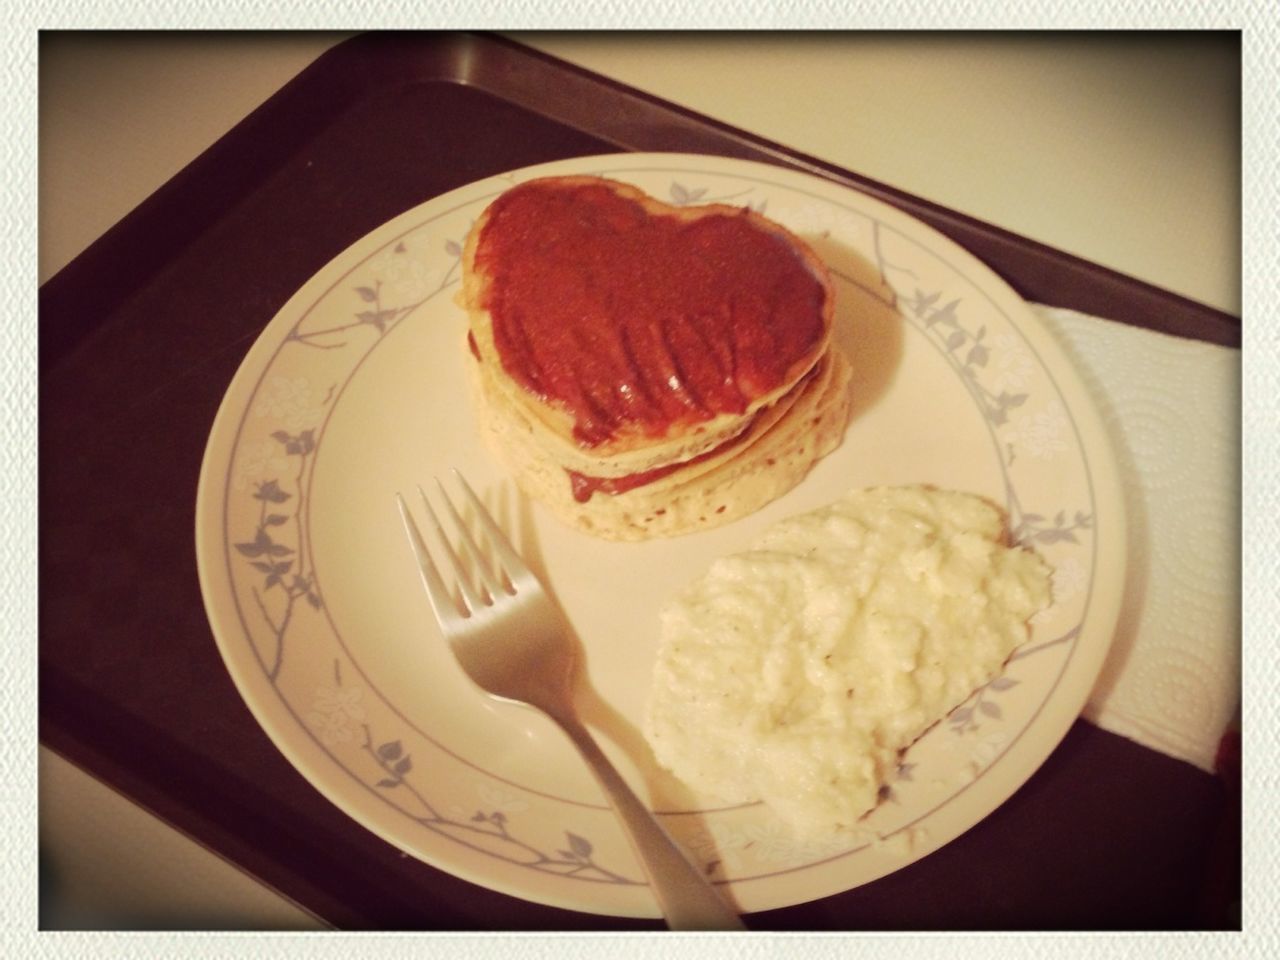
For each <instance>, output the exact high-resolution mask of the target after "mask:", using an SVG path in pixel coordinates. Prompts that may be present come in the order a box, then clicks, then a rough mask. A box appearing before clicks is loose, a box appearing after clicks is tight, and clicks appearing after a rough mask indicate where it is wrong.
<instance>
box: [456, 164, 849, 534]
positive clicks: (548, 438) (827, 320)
mask: <svg viewBox="0 0 1280 960" xmlns="http://www.w3.org/2000/svg"><path fill="white" fill-rule="evenodd" d="M460 299H461V303H462V305H463V306H464V307H465V308H466V309H467V311H468V314H469V317H470V321H471V323H470V331H469V335H468V341H469V345H470V349H471V353H472V355H473V357H474V360H475V361H476V363H475V368H476V369H475V370H474V371H473V372H474V373H475V374H476V377H475V380H476V385H477V398H478V401H479V403H480V405H481V408H482V410H481V412H482V417H481V420H482V423H485V424H487V425H488V427H489V429H488V430H487V434H488V436H489V437H490V439H491V440H492V439H494V438H495V437H496V436H498V435H501V436H503V437H504V438H505V440H504V441H503V443H504V445H505V448H506V449H505V451H504V452H503V453H502V456H503V459H504V460H506V461H508V462H511V461H512V460H513V459H514V460H516V461H517V462H518V463H519V465H518V466H517V467H516V468H515V471H514V472H515V473H516V475H517V478H520V477H522V476H524V478H525V482H523V483H522V486H524V487H525V488H526V489H527V490H528V492H530V493H531V494H532V495H534V496H539V498H540V499H547V496H546V495H545V494H544V492H543V491H545V488H547V487H548V486H563V487H564V491H562V492H561V493H563V494H564V496H567V497H568V500H569V502H571V503H577V504H579V505H580V506H579V507H575V508H572V509H573V510H579V509H580V508H581V505H582V504H588V505H590V504H593V503H596V502H597V501H603V500H616V501H617V502H616V503H614V504H613V505H612V506H610V507H608V508H607V509H611V510H617V509H619V506H618V504H619V503H621V504H622V505H623V507H624V508H625V509H626V512H627V517H628V518H629V519H628V521H627V522H628V523H631V522H633V520H634V518H633V517H632V513H633V512H634V511H632V510H631V507H630V506H627V504H631V505H632V506H639V505H640V501H641V500H642V499H644V498H646V497H647V498H649V499H652V498H653V497H654V496H656V495H660V491H661V490H664V489H670V488H672V487H673V486H674V485H678V484H680V483H687V482H689V481H690V480H691V479H692V478H693V477H695V476H705V475H710V474H714V473H715V472H716V471H717V470H718V469H719V467H721V466H722V465H723V464H725V463H726V462H728V461H730V460H735V459H736V460H738V461H739V463H740V464H741V463H746V462H748V461H747V460H745V459H742V458H743V456H744V454H746V452H747V451H749V450H752V449H753V448H756V449H757V451H758V450H759V449H763V447H762V446H761V445H760V443H759V442H758V441H759V440H760V439H761V437H763V436H764V435H765V434H766V433H768V432H775V431H776V430H777V429H779V427H778V425H779V424H780V423H782V421H784V420H785V419H786V417H785V415H786V414H787V412H788V411H789V410H790V409H791V408H792V407H797V408H798V409H799V411H800V414H804V415H807V416H808V417H809V419H810V421H811V423H810V427H811V428H812V427H815V426H817V425H818V420H817V419H815V417H817V416H818V411H821V417H823V418H825V419H826V420H828V421H831V422H832V423H834V422H835V421H836V420H837V419H839V420H840V423H841V425H842V424H843V419H842V418H843V414H844V412H845V411H847V399H845V394H846V393H847V389H846V388H847V379H848V378H847V371H846V369H845V365H844V361H843V358H842V357H836V358H835V359H833V360H831V359H830V358H831V357H832V356H833V354H834V353H835V351H832V350H831V332H832V330H831V328H832V322H833V316H834V297H833V289H832V285H831V282H830V278H829V275H828V273H827V270H826V267H825V265H824V264H823V263H822V262H821V261H820V260H819V259H818V257H817V256H816V255H815V254H814V253H813V252H812V250H810V249H809V247H808V246H807V245H806V244H805V243H803V241H801V240H800V239H799V238H797V237H795V236H794V235H792V234H791V233H790V232H789V231H787V230H786V229H784V228H783V227H782V226H780V225H778V224H776V223H773V222H772V221H770V220H768V219H766V218H765V217H763V216H761V215H760V214H758V213H756V212H754V211H752V210H750V209H747V208H737V207H729V206H725V205H719V204H708V205H702V206H671V205H669V204H665V203H662V202H660V201H658V200H656V199H654V198H652V197H649V196H648V195H646V194H644V193H643V192H642V191H640V190H638V189H636V188H634V187H632V186H629V185H626V184H622V183H618V182H616V181H611V180H605V179H601V178H596V177H552V178H542V179H538V180H532V181H528V182H526V183H524V184H521V185H519V186H516V187H513V188H512V189H510V190H508V191H506V192H505V193H503V194H502V195H501V196H499V197H498V199H497V200H495V201H494V202H493V203H492V204H491V205H490V206H489V207H488V208H487V209H486V210H485V211H484V213H483V214H482V215H481V217H480V218H479V219H478V220H477V222H476V224H475V226H474V228H473V229H472V231H471V234H470V236H469V238H468V241H467V244H466V247H465V249H464V253H463V292H462V295H461V298H460ZM824 360H830V362H826V363H824V362H823V361H824ZM833 382H834V383H836V384H838V385H839V386H838V389H837V390H836V394H838V396H837V395H834V394H832V384H833ZM802 398H803V399H804V402H803V403H800V402H799V401H800V400H801V399H802ZM819 398H821V402H819ZM798 415H799V414H798ZM819 432H820V433H821V431H819ZM832 432H833V431H831V430H827V431H826V433H832ZM834 432H835V433H836V434H838V431H834ZM772 439H773V441H775V442H776V441H777V439H778V438H777V436H776V435H775V436H774V437H773V438H772ZM835 442H838V435H837V436H835V437H834V439H830V440H828V441H827V442H825V443H822V444H819V443H817V442H814V443H810V444H809V445H808V450H807V451H806V452H804V453H803V454H802V455H801V456H800V457H799V460H800V461H801V462H802V464H803V465H802V466H800V467H799V468H798V473H797V472H796V471H795V470H792V471H791V472H792V473H795V476H794V477H793V478H792V479H790V480H789V481H788V482H787V483H786V484H785V486H783V488H782V489H785V487H786V486H790V485H791V484H793V483H794V482H795V480H796V479H798V477H799V476H800V475H803V472H804V470H805V469H807V466H808V465H809V463H811V462H812V460H813V459H816V457H817V456H820V455H821V453H822V452H825V450H822V451H821V452H816V451H817V450H818V448H819V447H822V446H825V447H826V448H827V449H829V448H830V446H833V445H834V443H835ZM515 449H518V450H520V451H521V452H520V453H519V454H516V453H514V452H513V450H515ZM798 449H801V450H803V449H804V445H801V447H800V448H798ZM775 452H776V451H775ZM772 459H773V460H774V461H775V462H776V460H777V458H776V457H774V458H772ZM793 459H794V458H793ZM531 460H533V461H540V463H538V464H537V465H535V464H532V463H530V461H531ZM768 466H771V464H763V463H762V464H761V468H762V469H764V468H766V467H768ZM531 475H536V476H537V477H538V480H537V482H536V483H535V482H533V481H532V480H530V479H529V478H530V476H531ZM778 492H781V490H779V491H778ZM561 493H557V494H556V495H555V497H554V498H553V499H559V498H560V496H561ZM776 495H777V493H772V494H769V498H772V496H776ZM721 499H725V498H721ZM729 499H732V498H729ZM753 499H758V498H753ZM650 505H651V504H646V505H645V508H647V507H648V506H650ZM759 505H760V504H759V503H757V504H756V506H759ZM652 506H653V510H657V511H659V512H658V513H657V514H656V517H663V516H669V515H670V514H671V512H672V511H671V509H670V505H666V509H664V508H663V507H664V505H663V504H658V503H657V502H656V501H655V503H654V504H652ZM593 509H596V508H594V507H593ZM698 509H699V516H701V514H702V513H704V512H706V511H708V510H709V511H710V512H711V514H712V517H713V518H715V522H723V520H724V519H726V518H725V514H726V513H729V512H730V511H729V505H728V504H726V503H720V504H709V503H708V504H702V505H701V506H700V507H699V508H698ZM751 509H754V507H752V508H751ZM557 512H560V513H562V515H563V512H564V511H563V510H558V511H557ZM733 512H734V515H741V513H742V512H745V511H744V510H743V509H741V508H739V509H735V510H734V511H733ZM574 516H579V514H577V513H575V514H574ZM656 517H650V519H649V520H648V522H647V523H644V524H642V525H641V528H643V529H653V530H660V529H661V528H663V527H670V526H673V523H672V521H671V520H667V521H662V522H658V521H657V520H656ZM575 522H577V521H575ZM710 522H711V521H710V520H707V519H705V518H704V519H703V520H701V521H699V523H701V524H709V523H710ZM579 525H580V526H582V525H583V524H582V523H581V522H579ZM596 532H598V531H596ZM664 532H679V531H678V530H676V531H664ZM605 535H617V534H616V532H615V533H606V534H605Z"/></svg>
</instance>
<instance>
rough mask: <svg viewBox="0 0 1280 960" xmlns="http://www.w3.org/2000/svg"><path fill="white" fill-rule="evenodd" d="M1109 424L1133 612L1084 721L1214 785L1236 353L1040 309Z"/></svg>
mask: <svg viewBox="0 0 1280 960" xmlns="http://www.w3.org/2000/svg"><path fill="white" fill-rule="evenodd" d="M1033 306H1034V309H1035V310H1036V312H1037V314H1038V315H1039V316H1040V317H1041V319H1043V320H1044V322H1045V323H1046V324H1047V325H1048V326H1049V328H1050V329H1051V330H1052V331H1054V332H1055V333H1056V334H1057V335H1058V337H1059V339H1060V341H1061V343H1062V345H1063V347H1064V349H1065V350H1066V351H1067V353H1068V354H1069V355H1070V356H1071V358H1072V359H1073V360H1074V361H1075V364H1076V367H1077V369H1078V370H1079V372H1080V374H1081V376H1082V378H1083V379H1084V381H1085V383H1086V385H1087V386H1088V388H1089V390H1090V392H1091V393H1092V394H1093V398H1094V400H1095V402H1096V403H1097V406H1098V408H1099V410H1100V412H1101V414H1102V417H1103V419H1104V421H1105V422H1106V425H1107V429H1108V432H1109V433H1110V436H1111V441H1112V445H1113V446H1114V448H1115V453H1116V456H1117V458H1118V460H1119V465H1120V472H1121V479H1122V481H1123V483H1124V488H1125V506H1126V508H1127V510H1128V516H1129V557H1128V572H1127V576H1126V583H1125V599H1124V603H1123V606H1122V608H1121V612H1120V621H1119V624H1118V626H1117V630H1116V638H1115V641H1114V644H1113V646H1112V648H1111V652H1110V654H1109V655H1108V657H1107V661H1106V663H1105V665H1104V666H1103V669H1102V673H1101V675H1100V676H1099V678H1098V683H1097V685H1096V686H1095V687H1094V689H1093V693H1092V694H1091V695H1090V698H1089V702H1088V704H1087V706H1086V708H1085V712H1084V716H1085V717H1086V718H1087V719H1089V720H1091V721H1092V722H1094V723H1096V724H1097V725H1098V726H1100V727H1102V728H1103V729H1106V730H1110V731H1112V732H1113V733H1118V734H1121V735H1122V736H1125V737H1128V738H1130V739H1132V740H1135V741H1137V742H1138V743H1141V744H1144V745H1145V746H1148V747H1151V748H1153V749H1156V750H1160V751H1162V752H1164V753H1166V754H1169V755H1171V756H1174V757H1178V758H1180V759H1182V760H1186V761H1188V762H1190V763H1193V764H1195V765H1196V766H1198V767H1200V768H1202V769H1204V770H1209V771H1212V770H1213V769H1214V758H1215V755H1216V753H1217V749H1218V742H1219V740H1220V739H1221V737H1222V734H1223V733H1224V731H1225V730H1226V729H1227V727H1228V725H1229V724H1230V722H1231V720H1232V718H1233V716H1234V715H1235V712H1236V710H1237V709H1238V707H1239V704H1240V659H1241V658H1240V633H1241V623H1240V469H1239V465H1240V351H1238V350H1233V349H1229V348H1225V347H1219V346H1216V345H1213V344H1206V343H1200V342H1198V341H1194V340H1184V339H1182V338H1179V337H1171V336H1167V335H1165V334H1161V333H1154V332H1152V331H1149V330H1143V329H1140V328H1137V327H1131V326H1127V325H1124V324H1120V323H1115V322H1113V321H1109V320H1103V319H1099V318H1097V317H1091V316H1086V315H1084V314H1081V313H1076V312H1073V311H1070V310H1063V309H1059V308H1053V307H1044V306H1039V305H1033Z"/></svg>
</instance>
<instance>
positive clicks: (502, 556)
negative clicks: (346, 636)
mask: <svg viewBox="0 0 1280 960" xmlns="http://www.w3.org/2000/svg"><path fill="white" fill-rule="evenodd" d="M453 473H454V475H455V476H456V477H457V479H458V482H459V484H460V486H461V488H462V491H463V494H464V495H465V497H466V499H467V502H468V503H469V504H470V505H471V507H472V508H473V509H474V510H475V513H476V518H477V520H478V521H479V525H480V527H481V528H482V529H483V531H484V533H485V535H486V537H487V539H488V541H489V546H490V548H491V550H492V552H493V554H494V556H495V558H496V563H495V566H497V567H499V568H500V570H490V569H489V566H488V565H487V564H486V563H485V559H484V557H483V555H482V553H481V549H480V546H479V545H478V544H477V543H476V541H475V538H474V537H473V536H472V534H471V531H470V530H469V529H468V528H467V524H466V523H464V522H463V520H462V518H461V517H460V516H459V515H458V511H457V509H456V508H455V507H454V505H453V502H452V501H451V500H450V499H449V495H448V494H447V493H446V492H445V489H444V486H443V485H442V484H440V483H439V481H437V486H438V487H439V488H440V496H441V498H442V500H443V502H444V505H445V508H446V510H447V512H448V514H449V517H450V519H451V520H452V522H453V524H454V526H455V527H456V528H457V530H458V538H457V539H458V552H455V549H454V548H453V547H451V546H450V545H449V539H448V537H447V536H446V535H445V532H444V529H443V528H442V526H441V524H440V521H439V519H437V517H436V513H435V511H434V510H432V509H431V503H430V501H429V500H428V499H427V495H426V492H425V491H423V489H422V488H421V487H418V493H419V494H421V496H422V502H423V505H424V506H425V508H426V513H427V516H428V517H429V518H430V520H431V523H432V526H433V527H434V529H435V531H436V534H437V535H438V537H439V539H440V541H441V542H442V543H443V544H444V545H445V552H446V553H447V555H448V558H449V562H450V565H451V566H452V567H453V570H454V574H455V576H456V582H457V587H458V590H459V592H460V593H461V595H462V598H463V603H462V606H461V607H459V606H458V604H457V603H456V602H455V600H454V598H453V596H452V595H451V594H450V592H449V589H448V587H446V585H445V582H444V579H443V578H442V577H441V575H440V571H439V570H438V569H437V567H436V565H435V563H434V562H433V561H432V559H431V554H430V552H429V551H428V549H427V545H426V543H425V542H424V541H423V539H422V534H421V533H420V532H419V530H418V526H417V524H416V523H414V520H413V516H412V514H410V512H409V508H408V505H407V504H406V503H405V502H404V498H403V497H402V496H400V495H399V494H396V500H397V501H398V503H399V505H400V516H401V518H402V519H403V520H404V526H405V531H406V532H407V533H408V535H409V540H410V542H411V543H412V544H413V550H414V553H415V554H416V555H417V558H418V567H419V569H420V570H421V573H422V582H423V584H424V585H425V586H426V588H427V596H428V598H429V599H430V600H431V607H432V609H433V610H434V611H435V615H436V620H437V621H439V623H440V629H441V630H442V631H443V633H444V635H445V638H446V639H447V640H448V641H449V645H450V646H451V647H452V648H453V652H454V654H455V655H456V656H457V658H458V662H459V663H460V664H461V665H462V669H463V670H464V671H466V673H467V675H468V676H470V677H471V679H472V680H473V681H475V683H476V685H477V686H479V687H480V688H481V689H482V690H484V691H485V692H486V693H488V694H490V695H491V696H494V697H497V698H498V699H500V700H508V701H512V702H515V703H523V704H525V705H527V706H531V707H535V708H536V709H538V710H541V711H542V712H543V713H545V714H546V715H547V716H549V717H550V718H551V719H552V720H554V721H555V722H556V723H557V724H558V725H559V726H560V728H561V729H562V730H564V732H565V733H566V734H567V735H568V737H569V739H570V740H571V741H573V745H574V746H575V747H577V748H578V750H579V752H580V753H581V754H582V757H583V759H584V760H586V762H587V765H588V766H589V767H590V768H591V772H592V773H593V774H594V775H595V777H596V780H597V781H598V782H599V784H600V786H601V788H602V789H603V790H604V793H605V796H606V797H607V798H608V800H609V802H610V804H611V805H612V806H613V809H614V811H615V812H616V813H617V815H618V818H619V819H620V820H621V821H622V825H623V827H624V828H625V830H626V832H627V836H628V837H629V838H630V840H631V842H632V845H633V846H634V847H635V850H636V853H637V855H638V856H639V858H640V862H641V863H642V864H643V865H644V869H645V872H646V873H647V874H648V875H649V881H650V886H651V888H652V890H653V893H654V896H655V897H656V898H657V900H658V905H659V906H660V907H661V908H662V913H663V916H664V917H665V918H666V922H667V926H669V927H670V928H671V929H673V930H744V929H745V927H744V926H743V924H742V921H741V919H740V918H739V917H738V914H737V913H736V912H735V911H734V910H733V909H731V908H730V906H729V904H728V903H727V902H726V901H725V900H724V899H723V898H722V897H721V896H720V894H719V893H718V892H717V891H716V889H715V888H714V887H713V886H712V885H711V883H710V882H709V881H708V880H707V878H706V877H705V876H704V875H703V874H702V872H701V871H700V870H699V869H698V868H697V866H696V865H695V864H694V863H693V862H692V861H691V860H690V859H689V858H688V857H687V856H686V855H685V854H684V853H683V851H681V850H680V848H679V847H678V846H676V844H675V842H674V841H673V840H672V839H671V837H670V836H669V835H668V834H667V832H666V830H664V829H663V828H662V826H661V824H659V823H658V821H657V820H656V819H655V818H654V816H653V814H651V813H650V812H649V811H648V810H647V809H646V808H645V806H644V804H642V803H641V802H640V799H639V798H638V797H637V796H636V795H635V793H633V792H632V790H631V788H630V787H628V786H627V783H626V781H625V780H623V778H622V777H621V775H619V773H618V771H617V770H616V769H615V768H614V766H613V764H612V763H610V762H609V760H608V758H607V757H606V756H605V754H604V753H603V751H601V749H600V747H599V745H598V744H597V743H596V742H595V740H594V739H592V737H591V734H590V733H589V732H588V731H587V728H586V727H585V726H584V725H583V724H582V721H581V720H579V719H578V714H577V710H576V709H575V707H574V700H573V683H574V676H575V673H576V670H577V668H578V657H577V650H576V647H575V645H574V643H573V642H572V640H571V639H570V636H569V632H568V628H567V625H566V623H565V619H564V614H563V613H562V612H561V610H560V608H559V607H558V606H557V605H556V603H555V602H554V601H553V600H552V599H551V597H550V596H548V595H547V592H546V591H545V590H544V589H543V587H542V584H541V583H540V582H539V581H538V578H537V577H536V576H535V575H534V574H533V572H532V571H530V570H529V568H528V567H527V566H526V565H525V563H524V561H523V560H521V559H520V556H519V555H518V554H517V553H516V551H515V549H514V548H513V547H512V546H511V543H510V542H509V541H508V540H507V538H506V536H505V535H504V534H503V533H502V531H501V529H499V527H498V525H497V523H496V522H495V521H494V520H493V518H492V517H491V516H490V515H489V513H488V511H487V510H486V509H485V508H484V505H483V504H482V503H481V502H480V498H479V497H477V496H476V495H475V493H474V492H473V491H472V489H471V487H470V486H469V485H468V484H467V481H466V479H465V478H463V476H462V474H461V473H459V472H458V471H457V470H454V471H453ZM459 552H460V553H461V554H462V556H459ZM467 564H470V567H471V568H472V570H473V571H474V575H475V577H476V578H477V579H478V580H479V581H480V583H481V584H482V585H483V589H477V585H475V584H472V583H471V582H470V577H468V575H467V573H468V571H467V566H466V565H467ZM504 574H505V576H504Z"/></svg>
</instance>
